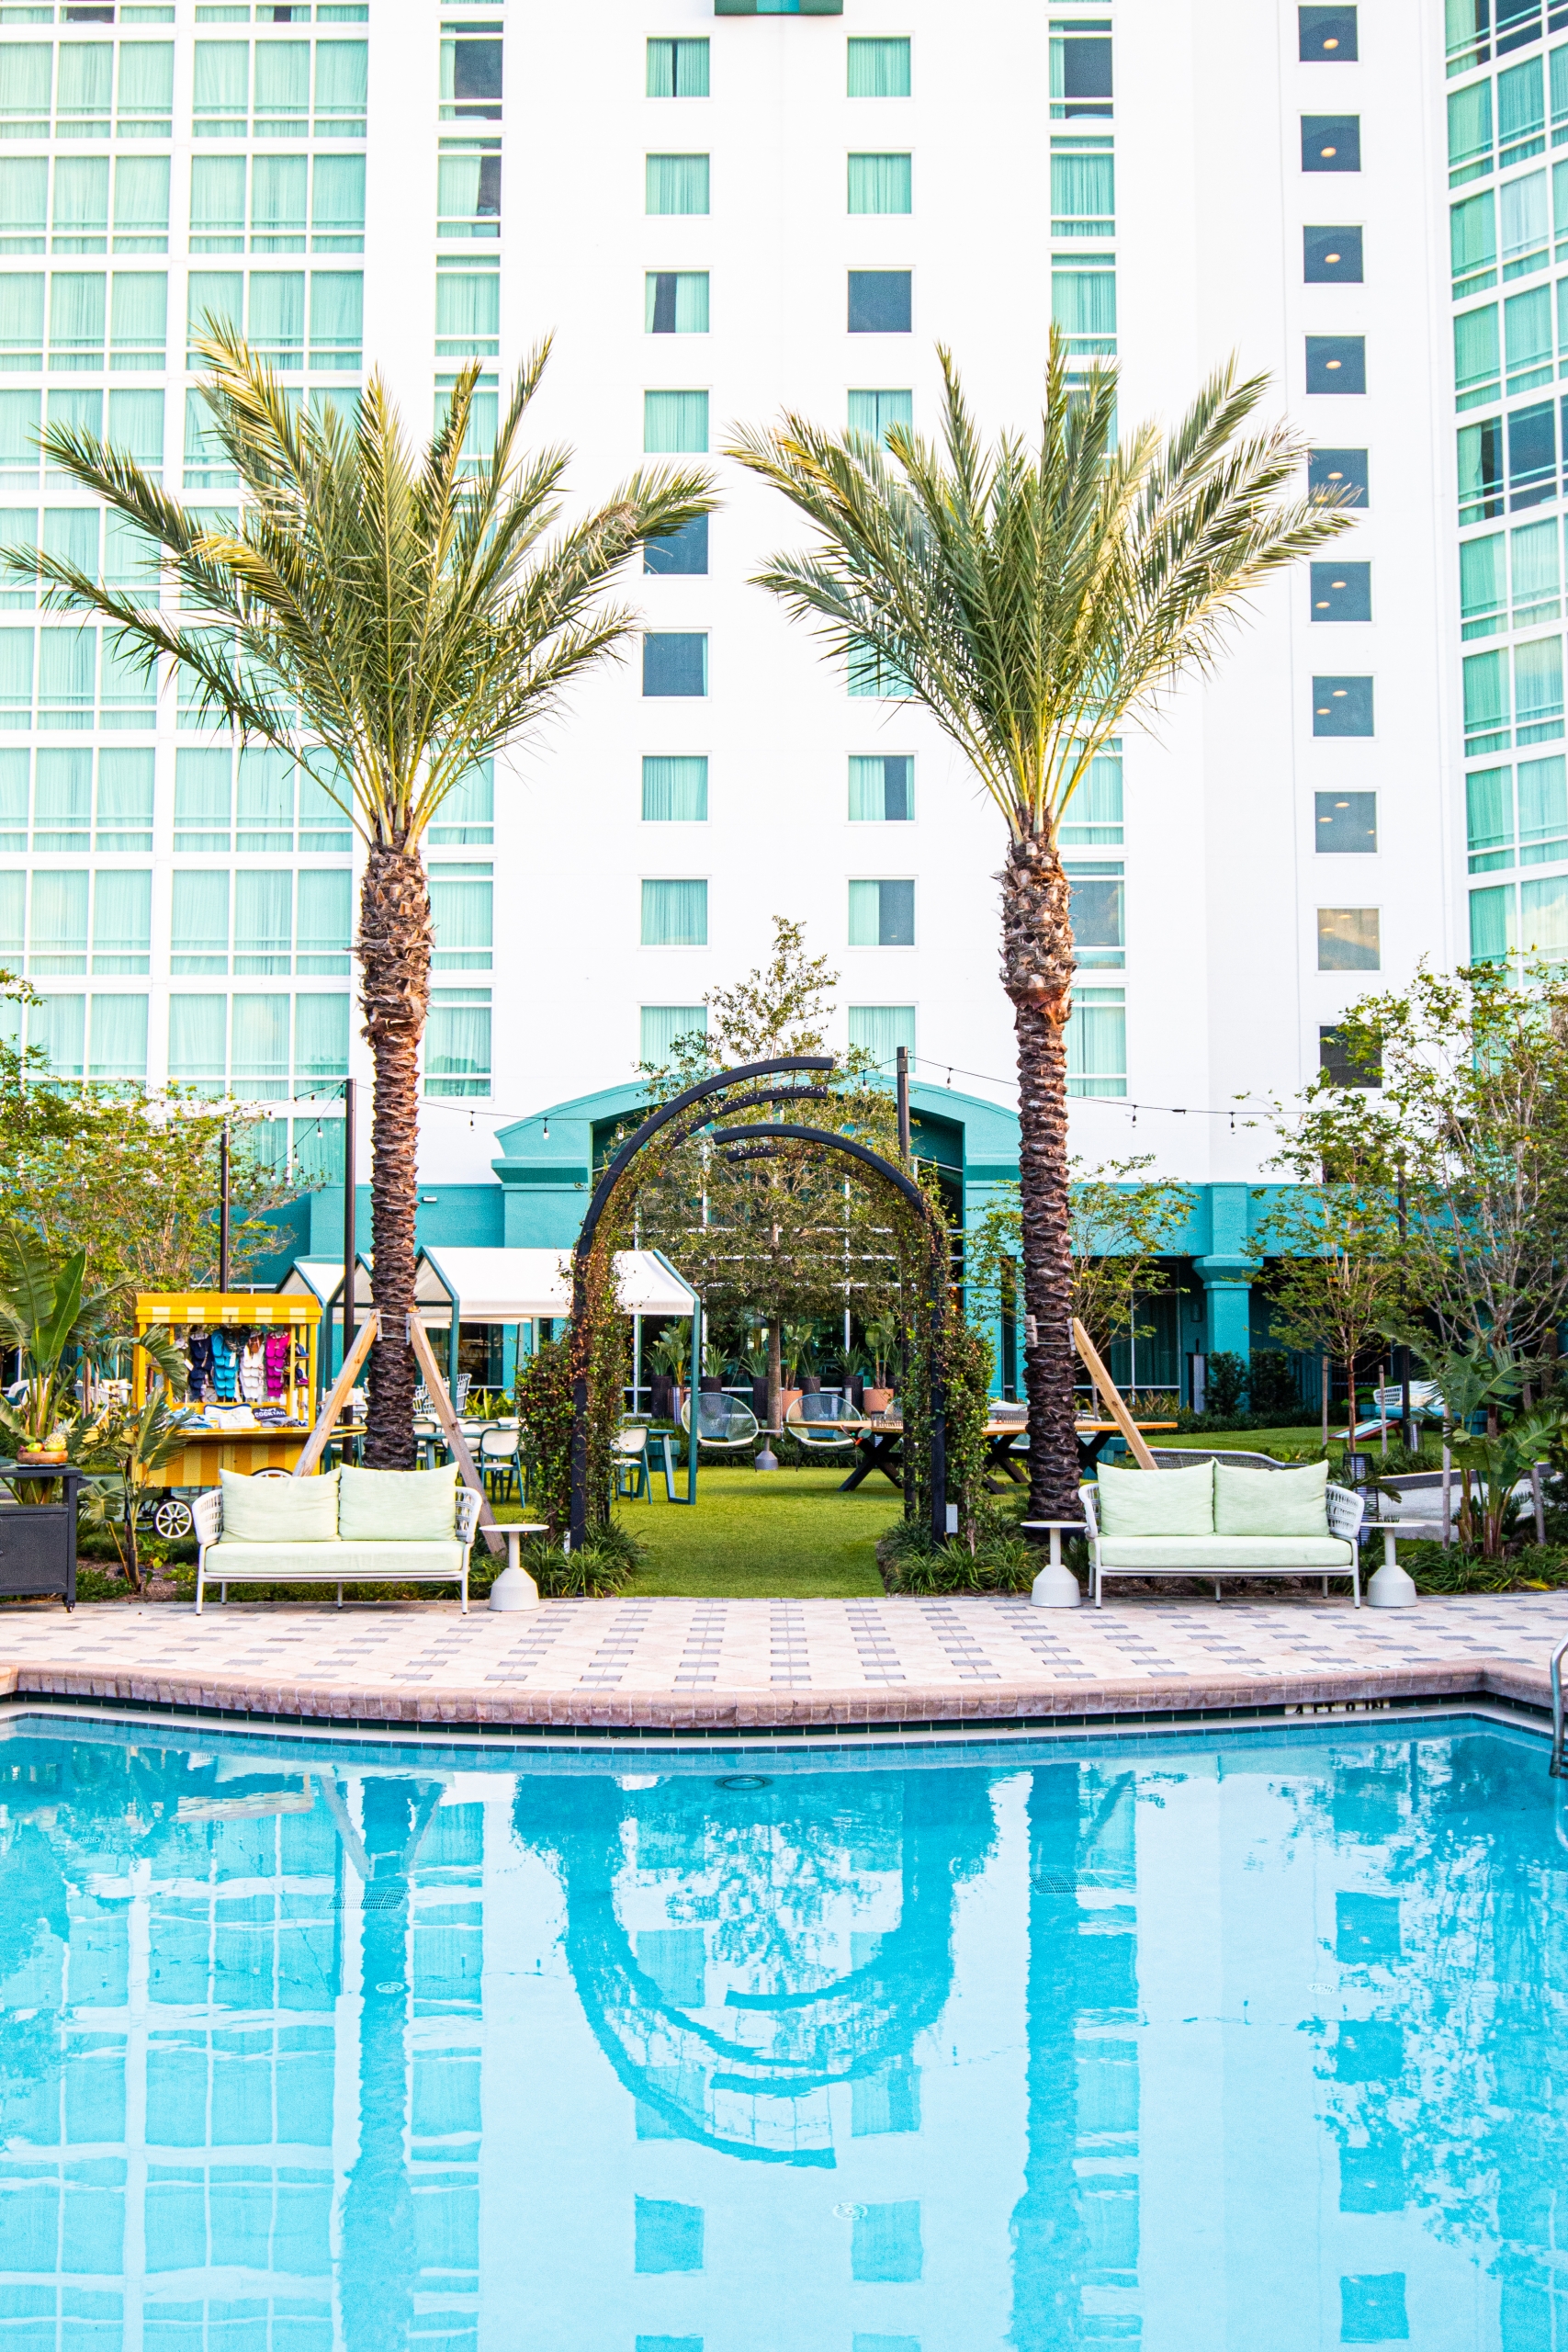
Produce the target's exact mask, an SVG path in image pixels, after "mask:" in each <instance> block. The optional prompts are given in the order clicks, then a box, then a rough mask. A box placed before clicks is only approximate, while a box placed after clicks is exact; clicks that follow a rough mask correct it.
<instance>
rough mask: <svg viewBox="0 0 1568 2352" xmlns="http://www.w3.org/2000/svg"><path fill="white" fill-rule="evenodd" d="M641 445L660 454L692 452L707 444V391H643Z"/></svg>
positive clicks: (703, 447)
mask: <svg viewBox="0 0 1568 2352" xmlns="http://www.w3.org/2000/svg"><path fill="white" fill-rule="evenodd" d="M642 446H643V447H644V449H646V450H649V451H653V452H657V453H659V454H660V455H671V454H675V453H685V454H689V453H692V452H694V451H697V450H700V449H705V448H706V447H707V446H708V396H707V394H706V393H705V392H644V394H643V396H642Z"/></svg>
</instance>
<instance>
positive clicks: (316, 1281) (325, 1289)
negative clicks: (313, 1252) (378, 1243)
mask: <svg viewBox="0 0 1568 2352" xmlns="http://www.w3.org/2000/svg"><path fill="white" fill-rule="evenodd" d="M277 1287H278V1289H279V1290H280V1291H307V1292H309V1294H310V1296H311V1297H312V1298H319V1299H320V1300H321V1306H322V1307H323V1308H327V1307H331V1306H333V1305H334V1304H335V1303H336V1302H337V1301H340V1300H341V1299H342V1297H343V1260H342V1259H341V1258H296V1259H295V1261H294V1263H293V1264H292V1266H290V1268H289V1269H288V1272H287V1273H286V1274H285V1275H284V1277H283V1280H282V1281H281V1282H280V1283H278V1285H277ZM354 1303H355V1306H369V1304H370V1268H369V1266H368V1265H367V1262H366V1261H365V1259H364V1258H363V1257H362V1258H361V1259H360V1261H359V1263H358V1266H357V1267H356V1269H355V1284H354Z"/></svg>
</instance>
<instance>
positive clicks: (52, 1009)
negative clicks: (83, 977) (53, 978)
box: [28, 996, 87, 1078]
mask: <svg viewBox="0 0 1568 2352" xmlns="http://www.w3.org/2000/svg"><path fill="white" fill-rule="evenodd" d="M86 1031H87V1000H86V998H85V997H83V996H46V997H44V998H42V999H41V1000H40V1001H39V1002H38V1003H37V1004H29V1005H28V1046H31V1047H32V1048H33V1049H34V1050H35V1051H36V1052H39V1053H41V1054H42V1055H43V1057H44V1059H45V1061H46V1062H47V1063H48V1065H49V1068H50V1069H51V1071H52V1073H53V1074H54V1076H55V1077H56V1078H80V1077H81V1076H82V1071H83V1049H84V1046H85V1041H86Z"/></svg>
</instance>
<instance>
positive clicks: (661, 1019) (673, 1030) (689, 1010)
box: [637, 1004, 708, 1069]
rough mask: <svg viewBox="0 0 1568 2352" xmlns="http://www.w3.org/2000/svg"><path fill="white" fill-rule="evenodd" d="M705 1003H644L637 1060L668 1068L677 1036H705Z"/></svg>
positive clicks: (672, 1057) (706, 1016)
mask: <svg viewBox="0 0 1568 2352" xmlns="http://www.w3.org/2000/svg"><path fill="white" fill-rule="evenodd" d="M707 1026H708V1009H707V1007H706V1005H705V1004H645V1005H644V1006H643V1007H642V1008H641V1014H640V1021H639V1031H640V1034H639V1037H638V1042H637V1059H638V1061H639V1062H641V1063H643V1064H644V1065H645V1066H646V1067H647V1068H648V1069H669V1067H670V1065H671V1062H672V1061H673V1059H674V1057H675V1040H676V1038H677V1037H689V1036H692V1035H701V1036H706V1035H707Z"/></svg>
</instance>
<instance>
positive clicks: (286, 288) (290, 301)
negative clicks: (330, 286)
mask: <svg viewBox="0 0 1568 2352" xmlns="http://www.w3.org/2000/svg"><path fill="white" fill-rule="evenodd" d="M250 339H251V345H252V347H253V349H254V350H255V351H257V352H259V353H260V355H261V356H262V357H263V358H264V359H265V361H266V362H267V364H268V366H269V367H273V368H285V369H287V370H288V371H289V372H290V373H293V372H295V371H296V370H298V369H299V368H303V366H304V365H305V275H304V272H303V271H302V270H297V269H253V270H252V272H251V285H250Z"/></svg>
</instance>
